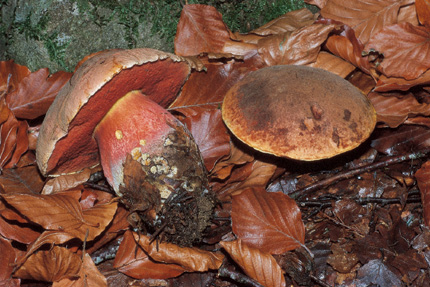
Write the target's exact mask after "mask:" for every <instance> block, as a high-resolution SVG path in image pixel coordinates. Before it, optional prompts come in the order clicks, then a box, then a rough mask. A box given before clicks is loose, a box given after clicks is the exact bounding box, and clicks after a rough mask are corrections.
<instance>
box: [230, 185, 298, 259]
mask: <svg viewBox="0 0 430 287" xmlns="http://www.w3.org/2000/svg"><path fill="white" fill-rule="evenodd" d="M231 219H232V226H233V232H234V233H235V234H236V235H237V236H238V238H240V239H241V240H242V241H243V242H244V243H246V244H247V245H248V246H249V247H253V248H258V249H260V250H261V251H263V252H268V253H271V254H281V253H284V252H286V251H289V250H293V249H295V248H298V247H300V246H302V245H303V244H304V239H305V227H304V225H303V222H302V218H301V213H300V210H299V208H298V206H297V204H296V202H295V201H294V200H293V199H291V198H290V197H288V196H287V195H285V194H282V193H280V192H276V193H274V192H266V191H265V190H264V189H263V188H255V189H254V188H248V189H246V190H244V191H243V192H242V193H241V194H239V195H236V196H234V197H233V201H232V210H231Z"/></svg>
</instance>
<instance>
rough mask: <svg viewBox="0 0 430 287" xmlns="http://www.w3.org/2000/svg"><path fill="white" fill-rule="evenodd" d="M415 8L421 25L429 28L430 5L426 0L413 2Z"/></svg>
mask: <svg viewBox="0 0 430 287" xmlns="http://www.w3.org/2000/svg"><path fill="white" fill-rule="evenodd" d="M415 7H416V11H417V14H418V19H419V21H420V23H421V25H424V26H426V27H430V3H429V2H428V0H415Z"/></svg>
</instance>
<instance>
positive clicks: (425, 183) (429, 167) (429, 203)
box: [415, 161, 430, 226]
mask: <svg viewBox="0 0 430 287" xmlns="http://www.w3.org/2000/svg"><path fill="white" fill-rule="evenodd" d="M415 178H416V179H417V183H418V187H419V189H420V193H421V202H422V205H423V213H424V223H425V225H427V226H430V161H427V162H426V163H424V164H423V165H422V166H421V168H420V169H419V170H418V171H417V172H416V173H415Z"/></svg>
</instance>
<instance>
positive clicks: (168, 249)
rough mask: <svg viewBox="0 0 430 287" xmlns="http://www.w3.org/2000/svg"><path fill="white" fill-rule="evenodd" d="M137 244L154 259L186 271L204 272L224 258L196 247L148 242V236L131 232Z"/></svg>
mask: <svg viewBox="0 0 430 287" xmlns="http://www.w3.org/2000/svg"><path fill="white" fill-rule="evenodd" d="M133 236H134V239H135V240H136V241H137V242H138V243H139V246H140V247H142V248H143V250H145V251H146V253H147V254H148V255H149V256H150V257H151V258H152V259H153V260H155V261H158V262H163V263H173V264H177V265H180V266H182V268H184V269H185V270H186V271H187V272H194V271H198V272H205V271H208V270H209V269H215V270H216V269H218V268H219V267H220V266H221V264H222V261H223V259H224V255H222V254H221V253H216V252H210V251H205V250H202V249H198V248H196V247H179V246H178V245H176V244H172V243H158V244H157V242H152V243H150V238H149V236H145V235H139V234H137V233H135V232H133Z"/></svg>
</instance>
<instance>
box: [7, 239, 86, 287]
mask: <svg viewBox="0 0 430 287" xmlns="http://www.w3.org/2000/svg"><path fill="white" fill-rule="evenodd" d="M81 264H82V261H81V258H80V257H79V256H78V255H77V254H76V253H73V252H71V251H70V250H69V249H67V248H64V247H58V246H54V247H53V248H52V249H50V250H49V251H39V252H37V253H35V254H33V255H31V256H30V257H29V258H28V259H27V260H26V261H25V263H24V265H22V266H21V267H20V268H19V269H18V270H17V271H16V272H15V273H14V276H16V277H19V278H21V279H31V280H36V281H46V282H55V281H59V280H61V279H64V278H71V277H74V276H77V275H78V272H79V270H80V269H81Z"/></svg>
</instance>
